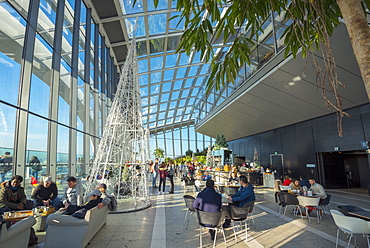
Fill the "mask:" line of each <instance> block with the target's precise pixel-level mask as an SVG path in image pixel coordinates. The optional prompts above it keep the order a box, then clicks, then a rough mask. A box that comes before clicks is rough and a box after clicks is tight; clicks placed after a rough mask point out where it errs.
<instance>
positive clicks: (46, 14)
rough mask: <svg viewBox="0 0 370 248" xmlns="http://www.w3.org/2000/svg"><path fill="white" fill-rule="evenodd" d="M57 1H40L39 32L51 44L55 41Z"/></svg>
mask: <svg viewBox="0 0 370 248" xmlns="http://www.w3.org/2000/svg"><path fill="white" fill-rule="evenodd" d="M56 4H57V1H47V0H40V8H39V15H38V19H37V24H38V25H37V32H38V33H39V34H40V35H41V36H42V37H43V38H44V39H45V40H46V41H47V42H48V43H49V44H50V45H52V44H53V41H54V30H55V18H56V13H55V11H56V8H57V6H56Z"/></svg>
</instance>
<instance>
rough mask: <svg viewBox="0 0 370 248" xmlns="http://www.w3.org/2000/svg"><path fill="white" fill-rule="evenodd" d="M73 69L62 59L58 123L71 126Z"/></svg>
mask: <svg viewBox="0 0 370 248" xmlns="http://www.w3.org/2000/svg"><path fill="white" fill-rule="evenodd" d="M70 73H71V67H70V66H69V65H68V64H67V63H66V62H65V61H64V60H63V59H62V61H61V64H60V79H59V93H58V95H59V96H58V97H59V99H58V121H59V122H60V123H63V124H65V125H69V114H70V101H71V99H70V97H71V74H70Z"/></svg>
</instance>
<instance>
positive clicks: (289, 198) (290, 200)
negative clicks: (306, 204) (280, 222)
mask: <svg viewBox="0 0 370 248" xmlns="http://www.w3.org/2000/svg"><path fill="white" fill-rule="evenodd" d="M277 196H278V199H279V205H280V206H279V215H278V217H280V214H281V209H282V208H285V210H284V214H283V218H284V216H285V214H286V211H287V209H288V206H294V207H298V209H299V212H300V211H301V210H300V208H299V202H298V199H297V197H296V196H295V195H292V194H289V193H278V194H277Z"/></svg>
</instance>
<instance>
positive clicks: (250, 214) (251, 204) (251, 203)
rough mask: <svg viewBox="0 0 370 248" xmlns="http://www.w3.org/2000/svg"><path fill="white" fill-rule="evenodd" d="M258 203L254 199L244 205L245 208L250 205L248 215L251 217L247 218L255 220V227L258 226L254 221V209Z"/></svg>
mask: <svg viewBox="0 0 370 248" xmlns="http://www.w3.org/2000/svg"><path fill="white" fill-rule="evenodd" d="M255 203H256V201H255V200H254V201H250V202H247V203H246V204H244V206H243V208H244V207H249V215H248V217H249V218H247V220H248V219H251V220H252V222H253V227H254V228H255V227H256V225H255V223H254V218H253V213H252V212H253V209H254V204H255Z"/></svg>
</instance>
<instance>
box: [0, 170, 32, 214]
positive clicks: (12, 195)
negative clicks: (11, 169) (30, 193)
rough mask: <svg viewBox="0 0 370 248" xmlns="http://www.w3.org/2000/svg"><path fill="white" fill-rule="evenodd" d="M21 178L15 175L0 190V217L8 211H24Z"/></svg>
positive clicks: (24, 195)
mask: <svg viewBox="0 0 370 248" xmlns="http://www.w3.org/2000/svg"><path fill="white" fill-rule="evenodd" d="M22 181H23V177H21V176H18V175H15V176H13V177H12V179H11V180H10V181H8V182H4V183H3V184H1V186H2V187H1V188H0V215H1V214H3V213H4V212H8V211H13V210H15V211H17V210H23V209H25V205H26V202H27V198H26V194H25V193H24V188H23V187H21V186H20V185H21V183H22Z"/></svg>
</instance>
